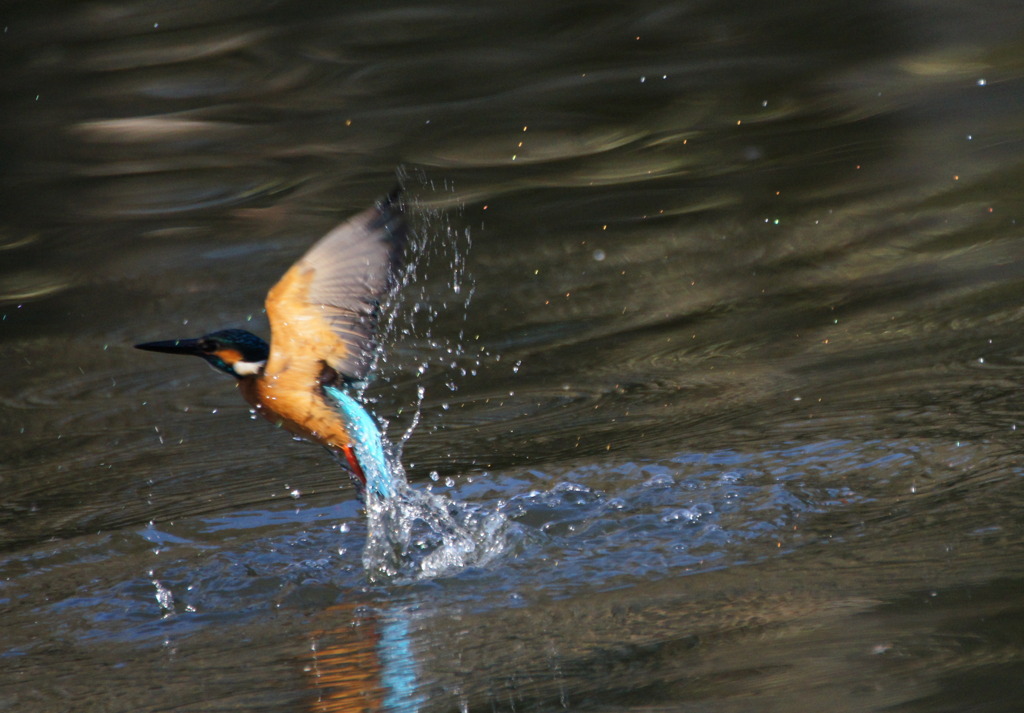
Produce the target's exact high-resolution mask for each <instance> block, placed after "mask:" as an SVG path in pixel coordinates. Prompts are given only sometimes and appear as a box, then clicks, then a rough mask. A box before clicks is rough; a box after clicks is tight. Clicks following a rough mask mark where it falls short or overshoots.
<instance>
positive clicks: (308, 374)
mask: <svg viewBox="0 0 1024 713" xmlns="http://www.w3.org/2000/svg"><path fill="white" fill-rule="evenodd" d="M297 366H301V362H300V364H292V368H290V369H288V370H286V371H284V372H280V373H278V374H277V375H276V376H274V377H270V378H266V377H263V376H262V375H261V376H258V377H257V376H254V377H249V378H245V379H242V380H241V381H239V382H238V386H239V389H240V390H241V392H242V396H243V397H244V398H245V400H246V401H248V402H249V404H251V405H252V406H253V407H254V408H255V409H256V412H257V413H258V414H260V415H261V416H263V418H265V419H267V420H268V421H270V422H271V423H273V424H274V425H276V426H280V427H281V428H283V429H285V430H286V431H288V432H289V433H293V434H295V435H296V436H300V437H302V438H305V439H307V440H310V441H313V442H314V443H319V444H321V445H324V446H327V447H328V448H332V449H334V450H338V451H342V450H343V449H344V448H345V447H346V446H348V445H350V443H351V439H350V438H349V435H348V431H347V430H346V429H345V424H344V422H343V421H342V419H341V416H340V415H339V414H338V412H337V411H335V410H334V409H333V408H331V407H330V406H329V405H328V404H327V402H326V401H325V400H324V397H323V394H322V393H321V391H320V385H319V382H318V381H317V378H318V376H319V370H317V371H316V372H315V373H313V370H312V369H309V370H307V369H301V368H296V367H297Z"/></svg>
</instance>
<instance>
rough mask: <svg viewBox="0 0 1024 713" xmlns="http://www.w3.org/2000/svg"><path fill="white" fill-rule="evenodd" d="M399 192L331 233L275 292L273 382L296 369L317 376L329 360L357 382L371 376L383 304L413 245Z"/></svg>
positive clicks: (269, 370)
mask: <svg viewBox="0 0 1024 713" xmlns="http://www.w3.org/2000/svg"><path fill="white" fill-rule="evenodd" d="M398 194H399V191H397V190H396V191H394V192H392V193H391V194H390V195H389V196H388V197H387V198H386V199H384V200H382V201H381V202H380V203H378V204H377V205H376V206H375V207H373V208H370V209H369V210H366V211H363V212H362V213H360V214H358V215H356V216H355V217H353V218H351V219H350V220H348V221H346V222H345V223H342V224H341V225H339V226H338V227H337V228H335V229H334V230H332V231H331V232H329V233H327V235H325V236H324V237H323V238H321V239H320V240H319V241H318V242H317V243H316V244H315V245H313V247H311V248H310V249H309V251H308V252H306V254H305V255H303V256H302V258H301V259H299V261H298V262H296V263H295V264H294V265H293V266H292V267H291V268H290V269H289V270H288V272H286V273H285V274H284V277H282V278H281V279H280V280H279V281H278V282H277V284H276V285H274V286H273V287H272V288H271V290H270V292H269V293H268V295H267V303H266V305H267V318H268V320H269V321H270V334H271V338H270V358H269V359H268V361H267V366H266V369H265V372H264V373H265V376H266V377H267V378H275V377H279V376H280V375H282V374H283V372H284V371H286V370H287V369H289V368H295V369H297V371H300V372H306V371H309V372H310V374H313V375H314V378H315V377H316V376H317V375H319V372H320V368H321V366H320V365H321V364H322V363H326V364H327V365H328V366H330V367H331V368H333V369H334V370H335V371H337V372H338V373H339V374H342V375H344V376H345V377H347V378H350V379H362V378H363V377H365V376H366V372H367V370H368V368H369V366H370V361H371V359H372V357H373V350H374V342H373V337H374V332H375V330H376V327H377V313H378V310H379V305H380V300H381V299H382V298H383V297H384V295H385V294H386V293H387V291H388V290H389V289H390V288H391V287H392V285H394V282H395V276H396V273H397V271H398V268H399V267H400V265H401V259H402V251H403V248H404V246H405V240H406V225H405V219H404V215H403V211H402V206H401V204H400V203H399V199H398Z"/></svg>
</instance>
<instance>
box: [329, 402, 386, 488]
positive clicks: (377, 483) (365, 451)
mask: <svg viewBox="0 0 1024 713" xmlns="http://www.w3.org/2000/svg"><path fill="white" fill-rule="evenodd" d="M324 392H326V393H327V395H328V396H330V397H331V398H332V399H334V401H335V403H336V404H337V405H338V411H339V412H340V413H341V415H342V417H343V418H344V419H345V427H346V428H347V429H348V432H349V435H350V436H351V437H352V441H353V442H352V447H353V449H354V450H355V452H356V458H358V459H359V465H360V466H362V468H363V473H364V474H365V475H366V488H367V490H369V491H371V492H372V493H373V494H374V495H376V496H377V497H380V498H385V499H387V498H391V497H392V496H394V494H395V486H394V478H393V476H392V475H391V469H390V468H389V467H388V461H387V458H386V457H385V456H384V443H383V441H382V440H381V435H380V429H379V428H377V423H376V422H375V421H374V420H373V417H372V416H370V414H369V413H367V411H366V409H365V408H363V405H362V404H361V403H359V402H358V401H356V400H355V399H354V398H352V396H351V395H349V394H348V393H347V392H346V391H345V390H344V389H342V388H339V387H337V386H325V387H324Z"/></svg>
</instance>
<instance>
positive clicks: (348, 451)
mask: <svg viewBox="0 0 1024 713" xmlns="http://www.w3.org/2000/svg"><path fill="white" fill-rule="evenodd" d="M341 451H342V452H343V453H344V454H345V460H347V461H348V467H349V469H350V470H351V471H352V475H354V476H355V477H356V478H357V479H358V480H359V483H360V484H361V485H362V487H364V488H365V487H366V473H364V472H363V467H362V466H361V465H359V459H358V458H356V452H355V451H354V450H352V446H342V447H341Z"/></svg>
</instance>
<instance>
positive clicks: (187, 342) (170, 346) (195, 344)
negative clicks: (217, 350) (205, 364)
mask: <svg viewBox="0 0 1024 713" xmlns="http://www.w3.org/2000/svg"><path fill="white" fill-rule="evenodd" d="M135 348H136V349H145V350H146V351H147V352H164V353H165V354H193V355H195V356H202V354H203V350H202V349H200V348H199V340H198V339H168V340H167V341H166V342H146V343H145V344H136V345H135Z"/></svg>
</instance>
